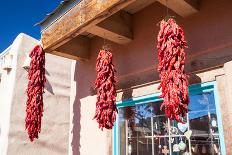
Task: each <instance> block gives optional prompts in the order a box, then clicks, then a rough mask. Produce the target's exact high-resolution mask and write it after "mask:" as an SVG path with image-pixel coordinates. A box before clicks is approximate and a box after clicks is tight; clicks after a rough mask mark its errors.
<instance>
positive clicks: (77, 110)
mask: <svg viewBox="0 0 232 155" xmlns="http://www.w3.org/2000/svg"><path fill="white" fill-rule="evenodd" d="M77 68H78V64H77V62H76V66H75V74H74V81H75V82H76V88H78V85H79V83H78V82H79V80H78V77H77V76H78V75H77V73H78V71H77V70H78V69H77ZM76 92H80V91H76ZM80 98H81V97H80V94H79V93H77V94H76V96H75V99H74V103H73V119H72V120H73V121H72V123H73V129H72V132H73V137H72V143H71V145H72V152H73V154H74V155H80V147H81V146H80V129H81V123H80V121H81V119H80V118H81V102H80Z"/></svg>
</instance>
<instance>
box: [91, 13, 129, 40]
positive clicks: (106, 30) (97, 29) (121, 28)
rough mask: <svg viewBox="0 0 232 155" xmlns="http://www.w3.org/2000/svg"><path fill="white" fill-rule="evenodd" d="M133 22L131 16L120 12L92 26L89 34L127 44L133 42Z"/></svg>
mask: <svg viewBox="0 0 232 155" xmlns="http://www.w3.org/2000/svg"><path fill="white" fill-rule="evenodd" d="M131 22H132V17H131V15H130V14H129V13H127V12H125V11H120V12H118V13H116V14H114V15H112V16H111V17H109V18H107V19H105V20H104V21H102V22H101V23H99V24H97V25H94V26H92V27H91V28H89V29H88V30H87V32H89V33H91V34H94V35H97V36H99V37H102V38H105V39H108V40H110V41H113V42H116V43H119V44H126V43H129V42H130V41H132V23H131Z"/></svg>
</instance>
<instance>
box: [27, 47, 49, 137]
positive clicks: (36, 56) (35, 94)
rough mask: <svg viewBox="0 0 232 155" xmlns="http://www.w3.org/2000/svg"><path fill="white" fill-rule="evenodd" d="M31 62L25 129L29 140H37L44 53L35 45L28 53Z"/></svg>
mask: <svg viewBox="0 0 232 155" xmlns="http://www.w3.org/2000/svg"><path fill="white" fill-rule="evenodd" d="M29 56H30V57H31V62H30V68H29V72H28V80H29V81H28V88H27V104H26V118H25V128H26V130H27V132H28V135H29V138H30V140H31V141H33V140H34V139H35V138H37V139H38V134H39V133H40V131H41V119H42V116H43V93H44V85H45V82H46V78H45V52H44V51H43V49H42V47H41V46H39V45H37V46H35V47H34V49H33V50H32V51H31V52H30V55H29Z"/></svg>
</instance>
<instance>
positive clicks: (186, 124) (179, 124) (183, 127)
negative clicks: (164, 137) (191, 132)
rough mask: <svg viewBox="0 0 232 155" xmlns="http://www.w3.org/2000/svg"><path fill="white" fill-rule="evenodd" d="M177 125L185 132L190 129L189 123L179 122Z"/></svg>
mask: <svg viewBox="0 0 232 155" xmlns="http://www.w3.org/2000/svg"><path fill="white" fill-rule="evenodd" d="M177 127H178V129H179V130H180V131H181V132H182V133H184V132H185V131H186V130H187V129H188V123H181V122H178V124H177Z"/></svg>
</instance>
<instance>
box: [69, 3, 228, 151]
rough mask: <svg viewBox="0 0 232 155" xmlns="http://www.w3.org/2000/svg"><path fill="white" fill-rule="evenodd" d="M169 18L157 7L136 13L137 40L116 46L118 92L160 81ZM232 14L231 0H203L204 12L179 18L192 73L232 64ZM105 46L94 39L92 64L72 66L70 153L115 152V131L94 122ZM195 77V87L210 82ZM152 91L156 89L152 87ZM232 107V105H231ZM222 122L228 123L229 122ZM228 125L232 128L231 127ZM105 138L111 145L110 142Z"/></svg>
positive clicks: (88, 62)
mask: <svg viewBox="0 0 232 155" xmlns="http://www.w3.org/2000/svg"><path fill="white" fill-rule="evenodd" d="M165 14H166V9H165V7H163V6H162V5H160V4H158V3H154V4H153V5H150V6H148V7H147V8H145V9H143V10H141V11H140V12H138V13H136V14H134V15H133V33H134V40H133V41H132V42H131V43H129V44H127V45H117V44H114V43H111V46H112V49H113V54H114V64H115V66H116V68H117V77H118V81H119V82H118V84H117V86H118V89H124V88H131V87H132V86H134V85H139V84H144V83H147V82H151V81H155V80H158V74H157V72H156V71H155V68H156V64H157V52H156V36H157V33H158V30H159V27H157V26H156V24H157V23H158V22H159V21H160V20H161V19H162V18H163V17H164V16H165ZM172 14H174V13H172ZM231 14H232V1H228V0H221V1H217V0H213V2H212V0H204V1H201V5H200V11H199V13H197V14H194V15H192V16H189V17H187V18H182V17H179V16H178V15H175V14H174V15H175V16H176V20H177V21H178V23H179V24H180V25H182V26H183V27H184V30H185V33H186V39H187V41H188V46H189V48H188V49H187V50H186V52H187V54H188V56H187V57H188V58H187V62H188V64H187V65H186V69H187V71H188V72H189V73H190V72H192V71H199V70H202V69H205V68H209V67H214V66H217V65H222V64H224V63H225V62H227V61H230V60H231V58H232V55H231V49H232V29H231V28H230V27H231V25H232V20H228V19H230V18H231V17H230V15H231ZM102 44H103V40H102V39H100V38H98V37H94V38H92V39H91V57H90V60H89V61H85V62H76V61H73V64H72V65H73V67H72V74H73V75H72V78H73V79H72V85H71V86H72V88H71V89H72V94H71V100H70V101H71V103H70V106H71V107H70V111H71V116H70V119H71V122H72V126H71V128H73V130H70V133H71V132H72V133H71V134H70V154H75V155H90V154H92V153H93V152H95V153H94V154H98V155H104V154H108V155H109V154H111V143H110V142H109V141H111V139H110V136H109V135H110V133H111V131H104V132H102V131H99V129H98V125H97V124H96V122H95V120H92V117H93V116H94V109H95V99H96V96H94V95H95V91H94V89H93V87H94V86H93V84H94V80H95V78H96V75H95V61H96V57H97V54H98V51H99V49H100V48H101V46H102ZM218 74H219V73H218ZM191 76H192V78H191V80H190V83H191V84H192V83H200V82H203V81H207V80H205V79H207V78H206V77H207V76H209V75H207V74H204V76H199V75H197V74H194V73H192V75H191ZM215 76H216V75H215ZM215 76H212V77H213V78H211V80H212V79H214V80H215ZM209 81H210V80H209ZM225 85H227V84H225ZM149 89H150V90H149V91H151V88H149ZM223 89H225V88H223ZM226 89H227V88H226ZM133 91H134V90H132V92H131V93H132V94H133ZM149 91H148V92H149ZM154 91H155V89H154ZM142 92H143V91H142ZM137 93H139V92H137ZM140 93H141V92H140ZM127 95H131V94H127V93H126V92H125V93H124V96H127ZM137 95H138V94H137ZM141 95H143V93H141ZM130 97H131V96H130ZM122 98H123V96H122ZM229 104H230V103H229V102H228V106H229ZM222 106H223V105H222ZM227 116H228V117H229V118H227V119H232V116H231V115H226V117H227ZM223 117H225V116H223ZM223 121H225V120H224V118H223ZM231 124H232V123H231ZM225 125H228V126H230V125H229V124H225ZM106 139H107V141H108V142H109V143H108V142H107V141H105V140H106ZM228 141H229V139H228V138H227V137H226V146H228V148H229V149H227V151H229V150H232V146H231V144H230V143H229V142H228Z"/></svg>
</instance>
